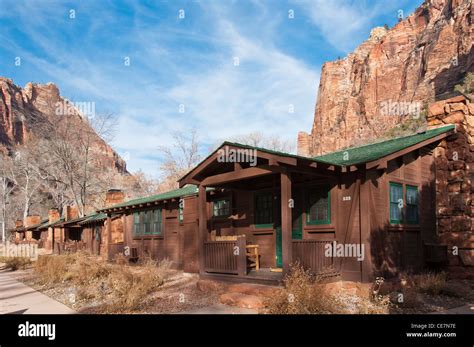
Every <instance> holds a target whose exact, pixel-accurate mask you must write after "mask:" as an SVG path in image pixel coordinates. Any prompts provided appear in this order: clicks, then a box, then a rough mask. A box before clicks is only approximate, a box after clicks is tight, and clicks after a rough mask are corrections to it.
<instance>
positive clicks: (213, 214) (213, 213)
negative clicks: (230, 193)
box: [212, 198, 232, 218]
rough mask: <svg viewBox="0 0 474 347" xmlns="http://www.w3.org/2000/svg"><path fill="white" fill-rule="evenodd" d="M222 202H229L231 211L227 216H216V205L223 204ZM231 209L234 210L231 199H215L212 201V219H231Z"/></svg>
mask: <svg viewBox="0 0 474 347" xmlns="http://www.w3.org/2000/svg"><path fill="white" fill-rule="evenodd" d="M221 201H227V202H228V205H229V210H228V212H227V214H225V215H224V214H222V215H216V214H215V212H216V207H215V206H216V203H218V202H221ZM231 209H232V206H231V201H230V198H219V199H215V200H213V201H212V217H213V218H226V217H229V216H230V215H231Z"/></svg>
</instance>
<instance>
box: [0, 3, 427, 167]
mask: <svg viewBox="0 0 474 347" xmlns="http://www.w3.org/2000/svg"><path fill="white" fill-rule="evenodd" d="M421 2H422V1H421V0H417V1H413V0H347V1H344V0H330V1H328V0H324V1H323V0H307V1H306V0H299V1H297V0H287V1H278V0H240V1H230V0H229V1H226V0H203V1H195V0H194V1H184V0H183V1H180V0H176V1H171V0H169V1H165V0H162V1H159V0H157V1H138V0H129V1H125V0H123V1H106V0H101V1H94V0H82V1H56V0H28V1H27V0H24V1H22V0H1V7H0V28H1V30H0V42H1V44H0V75H1V76H5V77H9V78H11V79H13V81H14V82H15V83H16V84H17V85H20V86H24V85H25V84H26V83H27V82H29V81H32V82H36V83H46V82H53V83H55V84H56V85H57V86H58V87H59V89H60V91H61V94H62V95H63V96H64V97H66V98H67V99H69V100H72V101H77V102H79V101H82V102H83V101H88V102H95V107H96V112H99V113H101V112H104V113H105V112H113V113H114V114H115V115H116V116H117V117H118V119H119V126H118V132H117V135H116V138H115V140H114V141H113V143H112V145H113V147H114V148H115V149H116V150H117V151H118V152H119V153H120V154H121V155H122V156H124V157H125V158H126V159H127V163H128V168H129V170H131V171H132V172H133V171H136V170H138V169H142V170H143V171H145V172H146V173H148V174H150V175H154V176H156V175H157V174H158V173H159V171H158V170H159V164H160V160H161V158H160V153H159V152H158V150H157V148H158V147H159V146H162V145H169V144H170V142H171V134H172V132H173V131H176V130H188V129H191V128H193V127H194V128H196V129H197V131H198V134H199V136H200V139H201V142H202V143H203V145H202V148H201V149H202V151H203V154H205V152H206V151H207V149H208V148H209V147H210V146H212V145H215V144H216V143H218V142H220V141H222V140H225V139H227V138H230V137H233V136H237V135H242V134H246V133H249V132H252V131H261V132H266V133H268V134H270V135H274V136H280V137H282V138H284V139H288V140H291V141H293V142H296V136H297V132H298V131H299V130H305V131H308V130H310V128H311V125H312V122H313V113H314V106H315V101H316V94H317V88H318V84H319V75H320V70H321V66H322V64H323V63H324V62H325V61H328V60H335V59H337V58H338V57H344V56H346V55H347V53H349V52H351V51H352V50H353V49H354V48H356V47H357V46H358V45H359V44H360V43H362V42H363V41H364V40H365V39H367V37H368V36H369V33H370V30H371V29H372V28H373V27H374V26H382V25H384V24H388V25H390V26H392V25H393V24H395V23H396V22H397V15H398V10H400V9H401V10H403V11H404V14H405V15H408V14H410V13H412V12H413V11H414V9H415V8H416V7H417V6H419V5H420V4H421ZM183 11H184V18H180V14H181V15H182V14H183ZM290 11H291V13H292V14H294V16H293V17H294V18H289V17H291V16H289V13H290ZM71 14H73V16H71ZM71 17H75V18H71ZM16 57H20V58H21V65H20V66H15V58H16ZM127 57H128V59H129V61H130V64H129V65H128V66H127V65H126V64H125V61H126V59H127ZM236 62H238V65H237V66H236ZM180 105H182V106H180ZM290 105H292V106H291V107H292V108H293V109H294V112H292V113H291V112H289V109H290V108H291V107H290ZM180 107H181V110H183V107H184V112H180ZM295 147H296V146H295Z"/></svg>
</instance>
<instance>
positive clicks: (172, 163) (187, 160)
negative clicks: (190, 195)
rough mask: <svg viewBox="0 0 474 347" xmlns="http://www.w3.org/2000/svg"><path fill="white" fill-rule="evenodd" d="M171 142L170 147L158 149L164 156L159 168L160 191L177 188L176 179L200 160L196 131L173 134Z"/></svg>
mask: <svg viewBox="0 0 474 347" xmlns="http://www.w3.org/2000/svg"><path fill="white" fill-rule="evenodd" d="M173 141H174V143H173V144H172V145H171V146H160V147H159V148H158V150H159V151H160V152H161V153H162V154H163V155H164V160H163V162H162V164H161V166H160V169H161V171H162V173H163V175H162V178H161V183H160V190H168V189H172V188H177V181H178V179H179V178H180V177H181V176H183V175H184V174H185V173H186V172H188V171H189V170H190V169H192V168H193V167H194V166H196V164H198V163H199V161H200V160H201V156H200V155H199V141H198V136H197V132H196V129H192V130H190V131H188V132H181V131H176V132H174V133H173Z"/></svg>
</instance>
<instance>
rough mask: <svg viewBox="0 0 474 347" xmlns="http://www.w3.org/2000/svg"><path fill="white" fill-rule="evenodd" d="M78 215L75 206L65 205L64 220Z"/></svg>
mask: <svg viewBox="0 0 474 347" xmlns="http://www.w3.org/2000/svg"><path fill="white" fill-rule="evenodd" d="M77 217H79V211H78V210H77V207H76V206H66V208H65V209H64V220H65V221H69V220H72V219H76V218H77Z"/></svg>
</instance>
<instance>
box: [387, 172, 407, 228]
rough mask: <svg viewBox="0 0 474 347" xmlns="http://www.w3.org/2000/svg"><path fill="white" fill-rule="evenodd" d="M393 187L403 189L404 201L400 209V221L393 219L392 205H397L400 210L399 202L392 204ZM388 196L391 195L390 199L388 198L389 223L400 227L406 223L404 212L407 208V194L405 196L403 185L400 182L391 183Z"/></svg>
mask: <svg viewBox="0 0 474 347" xmlns="http://www.w3.org/2000/svg"><path fill="white" fill-rule="evenodd" d="M392 186H394V187H398V188H401V189H402V194H401V196H402V200H403V207H402V208H401V209H400V210H401V211H400V219H393V218H392V204H395V203H396V204H397V208H398V204H399V203H398V201H397V202H392ZM388 194H389V197H388V203H389V211H388V213H389V221H390V224H392V225H400V224H403V222H404V218H403V214H404V213H403V210H404V208H405V199H404V197H405V194H404V189H403V183H399V182H393V181H390V182H389V185H388Z"/></svg>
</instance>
